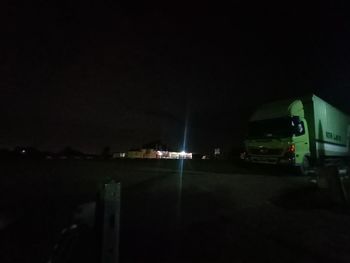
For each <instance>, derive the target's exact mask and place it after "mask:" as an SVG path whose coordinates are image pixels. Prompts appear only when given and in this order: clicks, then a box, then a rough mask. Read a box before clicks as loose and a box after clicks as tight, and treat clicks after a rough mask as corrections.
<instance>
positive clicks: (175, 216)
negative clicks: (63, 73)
mask: <svg viewBox="0 0 350 263" xmlns="http://www.w3.org/2000/svg"><path fill="white" fill-rule="evenodd" d="M180 166H181V163H180V162H177V161H166V160H165V161H164V160H163V161H136V160H135V161H133V160H120V161H113V162H112V161H108V162H102V161H101V162H96V161H69V160H61V161H45V162H29V161H21V162H9V163H4V164H2V167H1V176H0V262H48V260H49V259H50V258H51V257H52V255H53V254H54V249H53V248H54V246H55V244H57V243H59V242H60V239H61V238H62V235H61V231H62V229H64V228H67V227H69V226H71V225H72V224H73V223H76V222H77V219H74V214H75V215H77V214H78V213H79V211H80V212H81V209H80V210H79V209H78V207H79V206H80V205H82V204H86V203H91V202H94V201H95V198H96V193H97V191H98V189H99V186H100V185H101V184H102V183H104V182H107V181H109V180H110V179H114V180H116V181H121V182H122V209H121V220H122V221H121V236H120V242H121V246H120V262H350V249H349V244H350V213H348V210H346V209H344V208H342V207H339V206H337V205H334V204H332V203H331V202H330V201H329V199H328V198H327V197H326V196H325V195H324V194H322V193H321V192H320V191H319V190H318V189H317V188H316V187H315V186H313V185H311V184H310V183H309V180H308V178H306V177H301V176H296V175H295V174H286V173H282V172H280V171H278V170H277V171H271V170H269V171H266V170H261V169H257V168H255V169H248V168H242V167H239V166H237V165H234V164H230V163H224V162H213V161H210V162H209V161H202V160H199V161H194V160H193V161H187V162H185V164H184V172H183V174H182V175H181V172H180V170H181V169H180ZM181 179H182V180H181ZM181 186H182V187H181ZM78 226H79V229H78V230H77V231H75V232H74V235H73V236H72V238H71V239H70V240H71V241H72V242H71V245H70V246H69V249H68V250H69V251H68V252H67V251H63V252H62V254H64V255H67V258H66V262H73V261H74V262H96V253H95V251H96V249H95V248H96V242H95V236H94V234H93V231H92V229H90V228H88V227H85V226H84V225H81V224H78ZM61 258H62V257H61ZM52 262H55V261H54V260H53V261H52Z"/></svg>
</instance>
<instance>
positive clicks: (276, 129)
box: [248, 117, 293, 138]
mask: <svg viewBox="0 0 350 263" xmlns="http://www.w3.org/2000/svg"><path fill="white" fill-rule="evenodd" d="M292 135H293V127H292V120H291V118H289V117H286V118H276V119H269V120H262V121H253V122H250V123H249V130H248V138H266V137H269V138H270V137H274V138H276V137H277V138H283V137H291V136H292Z"/></svg>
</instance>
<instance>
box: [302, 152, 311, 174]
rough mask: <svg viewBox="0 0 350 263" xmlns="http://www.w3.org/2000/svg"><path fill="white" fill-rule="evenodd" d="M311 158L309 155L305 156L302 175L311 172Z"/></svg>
mask: <svg viewBox="0 0 350 263" xmlns="http://www.w3.org/2000/svg"><path fill="white" fill-rule="evenodd" d="M310 168H311V166H310V160H309V157H308V156H304V158H303V162H302V164H301V165H300V174H301V175H308V174H309V173H310Z"/></svg>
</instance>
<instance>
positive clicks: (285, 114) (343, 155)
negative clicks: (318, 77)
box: [244, 94, 350, 174]
mask: <svg viewBox="0 0 350 263" xmlns="http://www.w3.org/2000/svg"><path fill="white" fill-rule="evenodd" d="M349 136H350V118H349V117H348V116H347V115H346V114H345V113H343V112H342V111H340V110H339V109H337V108H335V107H334V106H332V105H330V104H329V103H327V102H326V101H324V100H322V99H321V98H319V97H317V96H316V95H314V94H311V95H305V96H301V97H299V98H294V99H288V100H282V101H275V102H272V103H269V104H265V105H262V106H261V107H260V108H258V109H257V110H256V111H255V112H254V113H253V115H252V116H251V118H250V120H249V124H248V133H247V137H246V139H245V141H244V148H245V153H244V159H245V160H246V161H247V162H250V163H259V164H262V163H263V164H272V165H284V166H291V167H296V168H297V169H298V170H299V171H300V172H301V173H302V174H308V173H310V172H312V171H313V168H314V167H315V166H317V165H324V164H325V163H327V162H341V161H344V160H346V159H347V158H349V156H350V149H349Z"/></svg>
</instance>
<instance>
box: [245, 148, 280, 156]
mask: <svg viewBox="0 0 350 263" xmlns="http://www.w3.org/2000/svg"><path fill="white" fill-rule="evenodd" d="M282 151H283V150H282V149H268V148H250V149H249V151H248V152H249V153H250V154H254V155H282Z"/></svg>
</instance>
